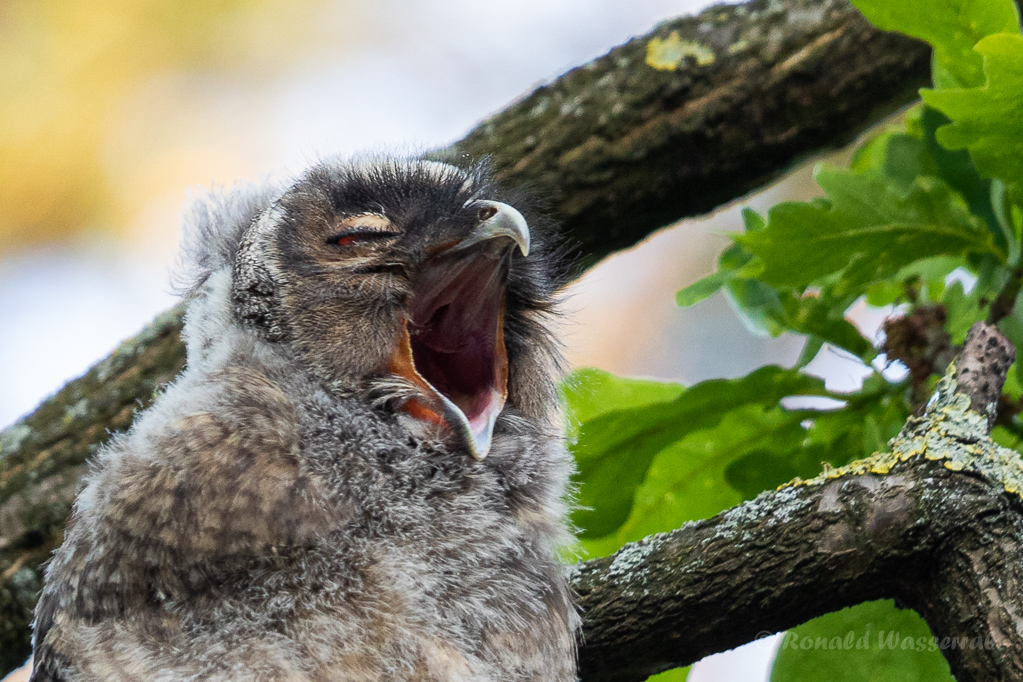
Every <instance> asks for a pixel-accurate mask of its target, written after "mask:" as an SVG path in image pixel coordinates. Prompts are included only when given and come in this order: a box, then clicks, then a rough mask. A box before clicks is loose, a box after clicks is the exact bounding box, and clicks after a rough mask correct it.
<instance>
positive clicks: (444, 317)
mask: <svg viewBox="0 0 1023 682" xmlns="http://www.w3.org/2000/svg"><path fill="white" fill-rule="evenodd" d="M510 255H511V250H510V248H509V245H508V244H507V243H506V240H493V241H489V242H485V243H481V244H479V245H478V246H474V247H473V248H471V249H467V250H461V251H457V252H449V253H445V254H442V255H440V256H437V257H435V258H433V259H431V260H430V261H429V262H428V263H427V264H426V266H425V267H424V268H423V271H422V273H421V274H420V276H419V278H418V280H417V282H416V286H415V289H416V295H415V298H414V300H413V303H412V311H411V313H412V314H411V320H409V321H408V322H407V323H406V327H405V333H404V334H403V336H404V337H405V338H403V339H402V341H403V343H401V344H399V345H400V346H401V348H400V349H399V352H398V353H397V354H396V357H395V358H394V360H393V361H392V368H391V369H392V371H393V372H394V373H396V374H400V375H401V376H404V377H405V378H407V379H410V380H411V381H413V382H414V383H415V384H417V385H418V386H419V387H420V388H422V389H423V390H424V392H425V393H426V394H427V395H428V396H429V397H431V398H432V399H433V400H432V401H431V403H432V404H425V402H424V401H421V400H411V401H409V403H408V404H406V407H405V409H406V410H407V411H408V412H409V413H411V414H412V415H413V416H416V417H419V418H423V419H427V420H430V421H435V422H443V423H446V424H447V425H448V426H449V427H450V428H451V429H452V430H453V431H455V432H456V433H457V434H458V435H459V436H461V437H462V438H463V439H464V441H465V443H466V445H467V446H468V449H469V452H470V453H471V454H472V455H473V457H475V458H476V459H483V458H484V457H486V456H487V453H488V452H489V450H490V442H491V438H492V435H493V430H494V422H495V421H496V420H497V415H498V414H500V412H501V410H502V409H503V407H504V402H505V398H506V396H507V385H508V357H507V355H506V352H505V347H504V291H505V286H506V284H507V281H508V265H509V259H510ZM406 344H407V345H406Z"/></svg>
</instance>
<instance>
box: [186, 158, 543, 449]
mask: <svg viewBox="0 0 1023 682" xmlns="http://www.w3.org/2000/svg"><path fill="white" fill-rule="evenodd" d="M249 197H250V198H248V199H247V200H244V201H235V204H236V205H237V206H236V207H235V208H234V209H233V210H222V211H221V213H234V214H240V216H239V215H235V216H234V217H233V218H232V219H231V220H229V221H224V220H223V219H222V218H220V217H218V216H215V215H211V214H210V213H209V211H208V210H207V212H206V214H205V224H206V227H205V229H204V230H202V231H203V232H204V234H206V236H205V237H204V242H205V245H204V246H203V247H202V248H201V249H199V252H200V253H201V254H202V255H201V256H200V258H199V260H200V261H202V260H203V258H205V259H206V261H207V267H206V271H207V273H208V272H210V271H212V270H213V269H214V268H215V266H216V263H215V262H214V261H217V260H219V261H220V262H222V263H223V264H224V265H225V266H229V268H230V274H231V283H230V298H231V310H232V312H233V316H234V322H235V323H236V324H238V325H242V326H244V327H246V328H249V329H251V330H253V331H255V332H256V333H258V334H259V335H261V336H262V337H263V339H264V340H266V341H267V342H269V343H272V344H279V345H280V346H281V347H285V348H287V349H288V351H289V352H290V353H292V354H293V356H294V357H295V358H296V360H297V361H298V362H299V363H300V364H301V365H302V367H303V368H304V369H305V370H308V371H309V372H311V373H313V374H314V375H315V376H316V377H317V378H318V379H319V380H321V381H324V382H327V383H329V384H331V385H332V386H335V387H339V388H342V389H345V390H360V389H361V390H372V389H373V388H374V387H376V388H377V389H378V390H379V389H380V387H389V388H388V390H384V391H382V393H383V394H384V395H386V396H387V400H383V401H379V402H380V403H381V404H388V408H389V409H395V410H399V411H400V412H401V413H402V414H403V415H404V416H405V417H406V418H410V419H413V420H416V421H418V422H419V423H422V424H424V425H429V426H430V427H431V428H436V429H439V430H440V431H441V432H443V433H446V434H448V435H449V436H450V437H451V438H452V440H453V441H454V442H456V443H458V444H459V445H460V446H463V447H464V448H465V449H466V450H467V451H468V452H469V453H470V454H471V455H472V456H473V457H475V458H477V459H482V458H484V457H485V456H486V455H487V452H488V451H489V449H490V445H491V440H492V436H493V431H494V425H495V422H496V421H497V419H498V416H499V415H500V414H501V413H502V411H504V410H505V409H506V408H509V407H514V408H515V409H516V410H518V411H519V412H520V413H522V414H524V415H525V416H526V417H528V418H532V419H541V420H542V419H546V418H548V417H549V416H550V415H549V414H548V413H549V411H550V409H551V405H552V398H553V395H552V393H553V389H552V372H553V371H554V369H555V368H556V366H557V364H558V352H557V348H556V346H555V344H554V343H553V341H552V337H551V335H550V334H549V332H548V328H547V320H548V317H549V314H550V312H551V310H552V305H553V298H554V296H553V292H554V283H553V281H552V276H551V268H552V260H553V259H552V256H551V250H550V249H549V247H548V243H549V241H550V240H549V236H548V232H549V227H548V225H547V224H546V223H544V222H543V220H542V219H540V218H538V217H537V216H533V215H530V213H529V211H527V210H526V209H525V208H523V207H522V206H521V205H519V206H518V207H516V206H514V205H513V204H518V203H519V202H517V201H514V200H512V199H509V198H508V197H506V196H504V195H502V194H501V193H499V191H498V190H497V189H495V187H494V185H493V183H492V182H491V181H490V178H489V176H488V173H487V171H486V169H485V168H484V167H483V166H481V165H475V166H472V167H470V168H468V169H463V168H457V167H455V166H452V165H448V164H443V163H438V162H435V161H426V160H395V159H373V160H365V159H362V160H357V161H350V162H327V163H322V164H320V165H317V166H315V167H313V168H312V169H311V170H309V171H308V172H306V173H305V174H304V175H302V176H301V177H300V178H299V179H298V180H297V181H296V182H294V183H293V184H291V185H290V186H288V187H286V188H284V189H283V190H278V191H275V192H269V193H266V194H263V195H261V196H255V197H253V196H252V195H251V194H250V195H249ZM232 221H233V223H234V224H233V225H230V226H228V227H227V229H224V228H223V227H219V228H218V227H217V226H216V225H214V224H213V223H217V222H221V223H224V222H228V223H230V222H232ZM199 222H200V223H202V222H203V221H199ZM218 240H219V242H218ZM200 241H203V240H200ZM213 254H219V258H218V257H216V256H215V255H213Z"/></svg>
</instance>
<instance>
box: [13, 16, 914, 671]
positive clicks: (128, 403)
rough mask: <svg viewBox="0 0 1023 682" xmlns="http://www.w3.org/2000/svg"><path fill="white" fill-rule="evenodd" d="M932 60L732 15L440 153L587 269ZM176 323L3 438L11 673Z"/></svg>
mask: <svg viewBox="0 0 1023 682" xmlns="http://www.w3.org/2000/svg"><path fill="white" fill-rule="evenodd" d="M655 38H656V39H658V40H659V41H662V42H660V43H653V45H651V43H652V41H653V40H654V39H655ZM658 44H659V45H660V46H661V47H660V49H659V50H658V49H656V48H657V45H658ZM648 50H649V51H650V52H649V55H650V57H651V60H650V63H648V61H647V58H648ZM685 54H689V55H690V56H684V55H685ZM927 62H928V59H927V50H926V48H925V46H923V45H922V44H921V43H918V42H916V41H912V40H909V39H907V38H904V37H901V36H897V35H892V34H884V33H881V32H880V31H877V30H876V29H874V28H872V27H871V26H870V25H869V24H868V23H867V22H866V21H865V20H864V19H863V18H862V17H860V16H859V15H858V14H857V13H856V12H855V11H854V10H853V9H852V8H851V7H850V6H849V5H848V4H847V3H846V2H844V1H843V0H755V1H753V2H748V3H746V4H742V5H734V6H719V7H715V8H711V9H708V10H706V11H705V12H703V13H701V14H700V15H698V16H695V17H690V18H682V19H678V20H674V21H670V22H666V23H664V24H662V25H661V26H659V27H657V28H656V29H655V30H654V31H652V32H651V33H650V34H648V35H646V36H643V37H640V38H636V39H634V40H632V41H630V42H629V43H627V44H625V45H623V46H621V47H618V48H616V49H614V50H612V51H611V52H610V53H609V54H607V55H606V56H604V57H602V58H600V59H597V60H595V61H594V62H591V63H590V64H587V65H585V66H583V67H580V68H578V69H575V70H573V71H571V72H569V73H567V74H565V75H564V76H562V77H561V78H559V79H557V80H556V81H554V82H552V83H550V84H548V85H545V86H542V87H540V88H539V89H538V90H537V91H536V92H534V93H533V94H531V95H529V96H528V97H526V98H525V99H523V100H521V101H519V102H517V103H515V104H513V105H511V106H510V107H509V108H507V109H506V110H505V111H502V112H500V113H498V114H496V115H495V116H493V117H492V118H491V119H489V120H488V121H485V122H484V123H483V124H481V125H480V126H479V127H478V128H477V129H476V130H474V131H473V132H471V133H470V134H469V135H468V136H467V137H466V138H465V139H463V140H462V141H460V142H458V143H456V144H455V145H454V146H453V147H452V148H451V149H449V150H446V151H445V152H439V153H438V154H439V155H441V156H445V155H447V156H450V155H455V156H457V155H461V154H469V155H473V156H481V155H485V156H490V157H491V158H492V160H493V163H494V166H495V168H496V170H497V174H498V176H499V178H500V179H501V180H503V181H505V182H507V183H509V184H511V185H516V186H523V187H527V188H530V189H532V190H534V191H537V192H540V193H542V194H543V195H544V196H545V197H546V199H547V202H548V204H549V208H550V210H551V212H552V213H553V214H554V215H555V216H556V217H558V218H559V219H561V220H562V221H563V224H564V227H565V230H566V234H567V236H568V238H569V240H570V242H572V243H575V244H577V256H578V261H579V263H580V264H581V265H582V266H585V265H589V264H592V263H594V262H596V261H597V260H599V259H600V258H602V257H604V256H605V255H607V254H608V253H611V252H612V251H614V250H616V249H620V248H624V247H627V246H630V245H632V244H635V243H636V242H637V241H639V240H640V239H642V238H643V237H645V236H646V235H648V234H649V233H650V232H652V231H653V230H655V229H657V228H659V227H661V226H663V225H666V224H668V223H671V222H673V221H676V220H679V219H681V218H684V217H687V216H693V215H698V214H701V213H704V212H707V211H710V210H712V209H713V208H715V207H717V206H719V205H721V204H723V203H726V202H729V201H732V200H734V199H737V198H739V197H741V196H742V195H744V194H746V193H747V192H750V191H752V190H754V189H755V188H757V187H758V186H760V185H762V184H763V183H765V182H767V181H769V180H771V179H773V178H775V177H778V176H779V175H780V174H782V173H784V172H785V171H786V170H788V169H789V168H791V167H792V166H793V164H795V163H797V162H798V161H799V160H801V159H804V158H806V157H807V156H810V155H813V154H815V153H818V152H820V151H821V150H822V149H827V148H834V147H838V146H840V145H842V144H844V143H846V142H847V141H849V140H851V139H852V138H853V137H854V136H855V135H856V134H858V133H859V132H861V131H862V130H864V129H865V128H866V127H867V126H869V125H870V124H872V123H873V122H875V121H877V120H879V119H880V118H881V117H883V116H885V115H888V114H890V113H892V112H893V111H895V110H897V109H898V108H899V107H901V106H903V105H905V104H906V103H908V102H909V101H910V100H911V99H912V98H913V97H914V96H915V91H916V89H917V88H918V87H919V86H921V85H923V84H925V80H926V75H927ZM651 64H655V65H656V66H657V67H658V68H653V66H651ZM180 324H181V311H180V310H177V309H175V310H172V311H170V312H169V313H167V314H166V315H164V316H162V317H161V318H159V319H158V320H156V321H155V322H154V323H153V324H152V325H150V326H149V327H148V328H147V329H146V330H144V331H143V332H142V334H140V335H139V336H138V337H136V338H134V339H132V340H130V341H128V342H126V343H125V344H124V345H123V346H122V347H121V348H120V349H119V350H118V351H117V352H115V354H114V355H113V356H111V357H110V358H108V359H107V360H104V361H103V362H102V363H100V364H99V365H97V366H96V367H95V368H93V369H92V370H90V371H89V372H88V373H87V374H86V375H85V376H83V377H82V378H81V379H78V380H76V381H73V382H71V383H69V384H68V385H67V386H66V387H65V388H64V389H63V390H62V391H60V392H59V393H58V394H57V395H55V396H54V397H52V398H51V399H49V400H48V401H46V402H45V403H44V404H43V405H41V406H40V407H39V408H38V409H37V410H36V411H35V412H33V413H32V414H31V415H29V416H28V417H26V418H25V419H23V420H21V421H19V422H18V423H17V424H15V425H13V426H11V427H9V428H8V429H6V430H4V431H3V432H2V433H0V671H4V670H7V669H9V668H11V667H13V666H14V665H15V664H16V663H18V662H19V661H21V660H23V659H24V657H25V656H26V655H27V653H28V631H27V623H28V621H29V619H30V612H31V608H32V606H33V604H34V603H35V595H36V593H37V592H38V590H39V588H40V585H41V572H40V570H39V568H38V567H39V565H40V563H41V562H42V561H43V560H45V559H46V558H47V557H48V556H49V552H50V551H51V549H52V548H54V547H55V546H56V545H57V544H59V542H60V534H61V529H62V528H63V523H64V520H65V518H66V515H67V512H68V510H69V508H70V504H71V501H72V499H73V495H74V489H75V485H76V482H77V480H78V478H79V477H80V475H81V474H82V473H83V471H84V466H85V461H86V458H87V456H88V455H89V453H90V452H91V451H92V450H93V449H94V448H95V447H96V446H97V445H98V444H99V443H101V442H102V441H104V440H105V439H106V437H107V434H108V433H109V432H111V431H115V430H118V429H123V428H125V427H126V426H128V425H129V424H130V422H131V419H132V415H133V414H134V412H135V410H136V409H138V408H139V407H145V406H146V405H148V404H149V403H150V402H151V401H152V398H153V395H154V392H155V391H156V390H157V389H158V387H159V386H160V385H161V384H162V383H165V382H168V381H170V380H171V379H172V378H173V377H174V375H175V374H176V373H177V372H178V371H179V370H180V368H181V366H182V364H183V362H184V350H183V348H182V346H181V344H180V342H179V340H178V332H179V331H180Z"/></svg>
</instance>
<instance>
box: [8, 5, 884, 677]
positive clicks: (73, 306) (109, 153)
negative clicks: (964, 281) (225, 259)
mask: <svg viewBox="0 0 1023 682" xmlns="http://www.w3.org/2000/svg"><path fill="white" fill-rule="evenodd" d="M707 4H709V3H707V2H705V1H704V0H629V2H622V1H620V0H617V1H616V0H489V1H488V2H479V1H478V0H477V1H474V0H437V1H433V2H426V1H423V0H203V1H201V2H200V1H197V0H177V1H171V0H97V1H94V2H88V3H86V2H63V1H58V0H0V67H2V68H0V427H2V426H4V425H7V424H9V423H11V422H13V421H14V420H15V419H16V418H17V417H19V416H20V415H22V414H24V413H26V412H28V411H30V410H31V409H32V408H33V407H34V406H35V405H36V404H37V403H38V402H39V401H40V400H41V399H42V398H44V397H45V396H46V395H48V394H49V393H51V392H53V391H54V390H56V389H57V388H59V387H60V386H61V385H62V384H63V382H65V381H66V380H68V379H70V378H72V377H75V376H77V375H79V374H81V373H82V372H84V371H85V370H86V368H87V367H89V366H90V365H91V364H92V363H94V362H95V361H97V360H99V359H100V358H102V357H104V356H105V355H106V354H107V353H108V352H109V351H110V350H112V349H113V348H114V347H115V346H116V345H117V344H118V343H119V342H120V341H121V340H122V339H124V338H126V337H128V336H131V335H133V334H134V333H135V332H136V331H138V330H139V329H140V328H141V327H142V326H143V325H144V324H145V323H146V322H148V321H149V320H150V319H151V318H152V317H153V316H154V315H155V314H156V313H158V312H160V311H161V310H164V309H166V308H167V307H169V306H170V305H172V304H173V302H174V300H175V299H174V297H173V295H172V294H171V293H170V284H169V282H170V279H169V273H170V271H171V269H172V268H173V266H174V263H175V257H176V251H177V242H178V215H179V213H180V211H181V207H182V203H183V202H184V201H186V199H187V196H188V192H189V188H207V189H208V188H215V187H217V186H223V185H230V184H232V183H233V182H235V181H258V180H259V179H260V178H265V177H282V176H283V177H286V176H288V175H291V174H293V173H295V172H297V171H300V170H301V169H303V168H304V167H305V166H307V165H308V164H309V163H310V162H311V161H314V160H315V159H317V158H318V157H321V156H325V155H330V154H336V153H342V154H344V153H351V152H356V151H363V150H390V151H412V152H414V151H417V150H425V149H430V148H433V147H438V146H443V145H447V144H449V143H450V142H452V141H454V140H456V139H458V138H460V137H462V136H463V135H464V134H465V133H466V132H467V131H468V130H469V129H470V128H471V127H473V125H474V124H476V123H477V122H478V121H480V120H481V119H483V118H485V117H486V116H487V115H488V114H490V113H492V112H494V111H496V110H498V109H500V108H502V106H504V105H505V104H507V103H508V102H510V101H511V100H513V99H515V98H517V97H518V96H520V95H522V94H524V93H526V92H528V91H529V90H531V89H532V88H533V87H534V86H536V85H537V84H538V83H540V82H542V81H544V80H548V79H552V78H554V77H556V76H557V75H559V74H560V73H562V72H564V71H565V70H566V69H568V68H570V67H572V66H575V65H578V64H582V63H584V62H586V61H588V60H590V59H592V58H594V57H597V56H599V55H600V54H602V53H603V52H605V51H606V50H607V49H609V48H610V47H612V46H614V45H616V44H618V43H621V42H624V41H625V40H627V39H628V38H629V37H631V36H632V35H635V34H639V33H645V32H647V31H649V30H650V29H651V28H652V27H653V26H654V25H655V24H656V23H657V22H658V21H660V20H663V19H667V18H670V17H674V16H677V15H679V14H684V13H691V12H695V11H698V10H700V9H702V8H703V6H705V5H707ZM814 193H815V189H814V186H813V184H812V182H811V181H810V179H809V172H808V170H807V169H803V170H800V171H797V172H795V173H794V174H793V175H792V176H791V177H789V178H788V179H786V180H785V181H784V182H782V183H780V184H778V185H776V186H774V187H771V188H769V189H767V190H766V191H765V192H763V193H761V194H760V195H757V196H755V197H750V198H749V199H748V200H747V201H744V202H742V205H751V206H754V207H755V208H757V209H760V210H765V209H766V208H767V207H768V206H770V205H772V204H774V203H776V202H778V201H780V200H782V199H786V198H800V199H803V198H807V197H809V196H811V195H813V194H814ZM739 208H740V206H736V207H731V208H725V209H722V210H721V211H719V212H718V213H717V214H715V215H713V216H709V217H707V218H704V219H700V220H693V221H687V222H684V223H682V224H679V225H677V226H673V227H671V228H669V229H666V230H664V231H662V232H660V233H658V234H657V235H654V236H653V237H651V238H650V239H648V240H647V241H646V242H645V243H643V244H641V245H639V246H638V247H636V248H634V249H632V250H630V251H628V252H624V253H621V254H618V255H616V256H614V257H612V258H609V259H607V260H606V261H605V262H603V263H602V264H600V265H599V266H598V267H596V268H594V269H592V270H591V271H589V272H588V273H587V274H586V276H585V277H583V278H582V279H581V280H580V281H578V282H576V283H575V284H574V285H573V286H572V288H571V291H570V292H569V293H570V296H569V298H568V301H567V304H566V308H567V313H568V314H567V315H566V320H565V322H564V329H563V338H564V341H565V346H566V351H567V355H568V358H569V360H570V362H571V364H572V365H573V366H585V365H592V366H597V367H600V368H602V369H605V370H608V371H612V372H616V373H619V374H625V375H643V376H650V377H659V378H663V379H672V380H677V381H682V382H685V383H692V382H695V381H699V380H702V379H707V378H712V377H734V376H739V375H742V374H744V373H746V372H748V371H749V370H750V369H752V368H754V367H756V366H759V365H762V364H766V363H772V362H773V363H781V364H791V363H792V362H793V361H794V360H795V359H796V357H797V355H798V353H799V349H800V347H801V345H802V340H801V339H800V338H795V337H792V338H786V337H782V338H779V339H765V338H760V337H756V336H753V335H751V334H750V333H749V332H748V331H747V330H746V329H745V328H744V327H743V326H742V324H741V323H740V322H739V321H738V319H737V318H736V317H735V315H734V314H733V313H732V312H731V310H730V309H729V307H728V304H727V302H726V301H725V300H724V299H723V298H721V297H720V296H715V297H713V298H711V299H709V300H708V301H705V302H703V303H701V304H700V305H698V306H696V307H694V308H692V309H688V310H681V309H679V308H677V307H676V306H675V303H674V298H673V297H674V292H675V291H676V290H678V289H679V288H681V287H682V286H685V285H686V284H689V283H691V282H692V281H694V280H696V279H698V278H699V277H701V276H702V275H704V274H707V273H709V272H710V271H711V270H713V269H714V259H715V257H716V255H717V253H718V252H719V251H720V250H721V248H722V247H723V245H724V244H725V243H726V241H727V240H726V238H725V237H724V235H725V234H726V233H728V232H731V231H737V230H739V229H741V221H740V218H739V215H738V209H739ZM860 322H861V323H862V324H865V325H867V326H868V327H870V328H871V329H874V328H876V325H877V323H878V322H879V320H877V319H869V318H864V319H863V320H860ZM811 369H813V370H814V371H815V372H817V373H819V374H822V375H824V376H826V377H827V378H828V380H829V383H830V385H831V386H832V387H834V388H839V389H841V388H852V387H854V386H855V385H857V383H858V381H859V378H860V376H861V371H860V370H859V369H857V367H856V363H852V362H848V361H845V360H844V359H843V358H840V357H837V356H830V355H829V354H828V353H827V352H825V353H824V354H822V356H821V357H819V358H818V359H817V360H816V361H815V362H814V364H813V365H812V367H811ZM773 649H774V640H773V638H772V639H768V640H764V641H761V642H757V643H754V644H752V645H748V646H747V647H743V648H742V649H740V650H738V651H737V652H732V653H729V654H723V655H719V656H715V657H712V658H711V659H707V660H706V661H703V662H701V663H699V664H697V666H696V668H695V669H694V671H693V673H692V675H691V676H690V680H692V681H693V682H710V681H712V680H713V681H716V682H726V681H730V680H736V681H738V680H742V681H743V682H748V681H749V680H758V679H764V677H765V674H766V666H767V664H768V663H769V661H770V658H771V656H772V653H773Z"/></svg>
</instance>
